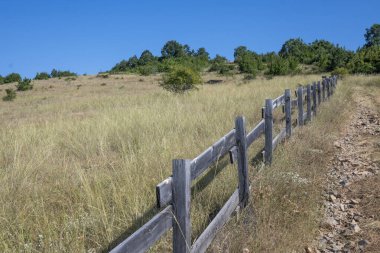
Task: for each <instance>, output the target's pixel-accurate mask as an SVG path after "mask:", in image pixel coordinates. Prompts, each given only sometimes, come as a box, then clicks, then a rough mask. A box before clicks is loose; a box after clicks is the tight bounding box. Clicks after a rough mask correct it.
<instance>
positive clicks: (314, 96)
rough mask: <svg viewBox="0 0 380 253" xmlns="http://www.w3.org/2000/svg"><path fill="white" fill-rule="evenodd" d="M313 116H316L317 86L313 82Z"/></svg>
mask: <svg viewBox="0 0 380 253" xmlns="http://www.w3.org/2000/svg"><path fill="white" fill-rule="evenodd" d="M313 115H314V117H315V116H317V84H316V83H315V82H313Z"/></svg>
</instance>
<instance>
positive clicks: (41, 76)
mask: <svg viewBox="0 0 380 253" xmlns="http://www.w3.org/2000/svg"><path fill="white" fill-rule="evenodd" d="M49 78H50V75H49V74H48V73H46V72H41V73H37V74H36V76H35V77H34V80H47V79H49Z"/></svg>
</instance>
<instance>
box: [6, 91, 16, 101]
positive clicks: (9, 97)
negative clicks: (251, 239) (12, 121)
mask: <svg viewBox="0 0 380 253" xmlns="http://www.w3.org/2000/svg"><path fill="white" fill-rule="evenodd" d="M5 92H6V93H7V95H6V96H5V97H3V100H4V101H12V100H13V99H15V98H16V91H15V90H14V89H6V90H5Z"/></svg>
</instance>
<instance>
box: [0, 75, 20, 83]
mask: <svg viewBox="0 0 380 253" xmlns="http://www.w3.org/2000/svg"><path fill="white" fill-rule="evenodd" d="M20 81H21V76H20V74H18V73H11V74H9V75H7V76H6V77H5V78H4V83H13V82H20Z"/></svg>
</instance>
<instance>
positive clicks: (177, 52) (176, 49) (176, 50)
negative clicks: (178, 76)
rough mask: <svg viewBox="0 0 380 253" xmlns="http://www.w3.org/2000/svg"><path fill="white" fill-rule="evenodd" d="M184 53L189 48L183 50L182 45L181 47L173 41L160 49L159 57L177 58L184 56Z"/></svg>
mask: <svg viewBox="0 0 380 253" xmlns="http://www.w3.org/2000/svg"><path fill="white" fill-rule="evenodd" d="M187 47H188V46H187ZM186 51H189V48H185V47H184V46H183V45H181V44H180V43H178V42H177V41H175V40H170V41H168V42H166V43H165V45H164V46H163V48H162V49H161V55H162V57H163V58H171V57H174V58H178V57H183V56H185V55H186Z"/></svg>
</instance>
